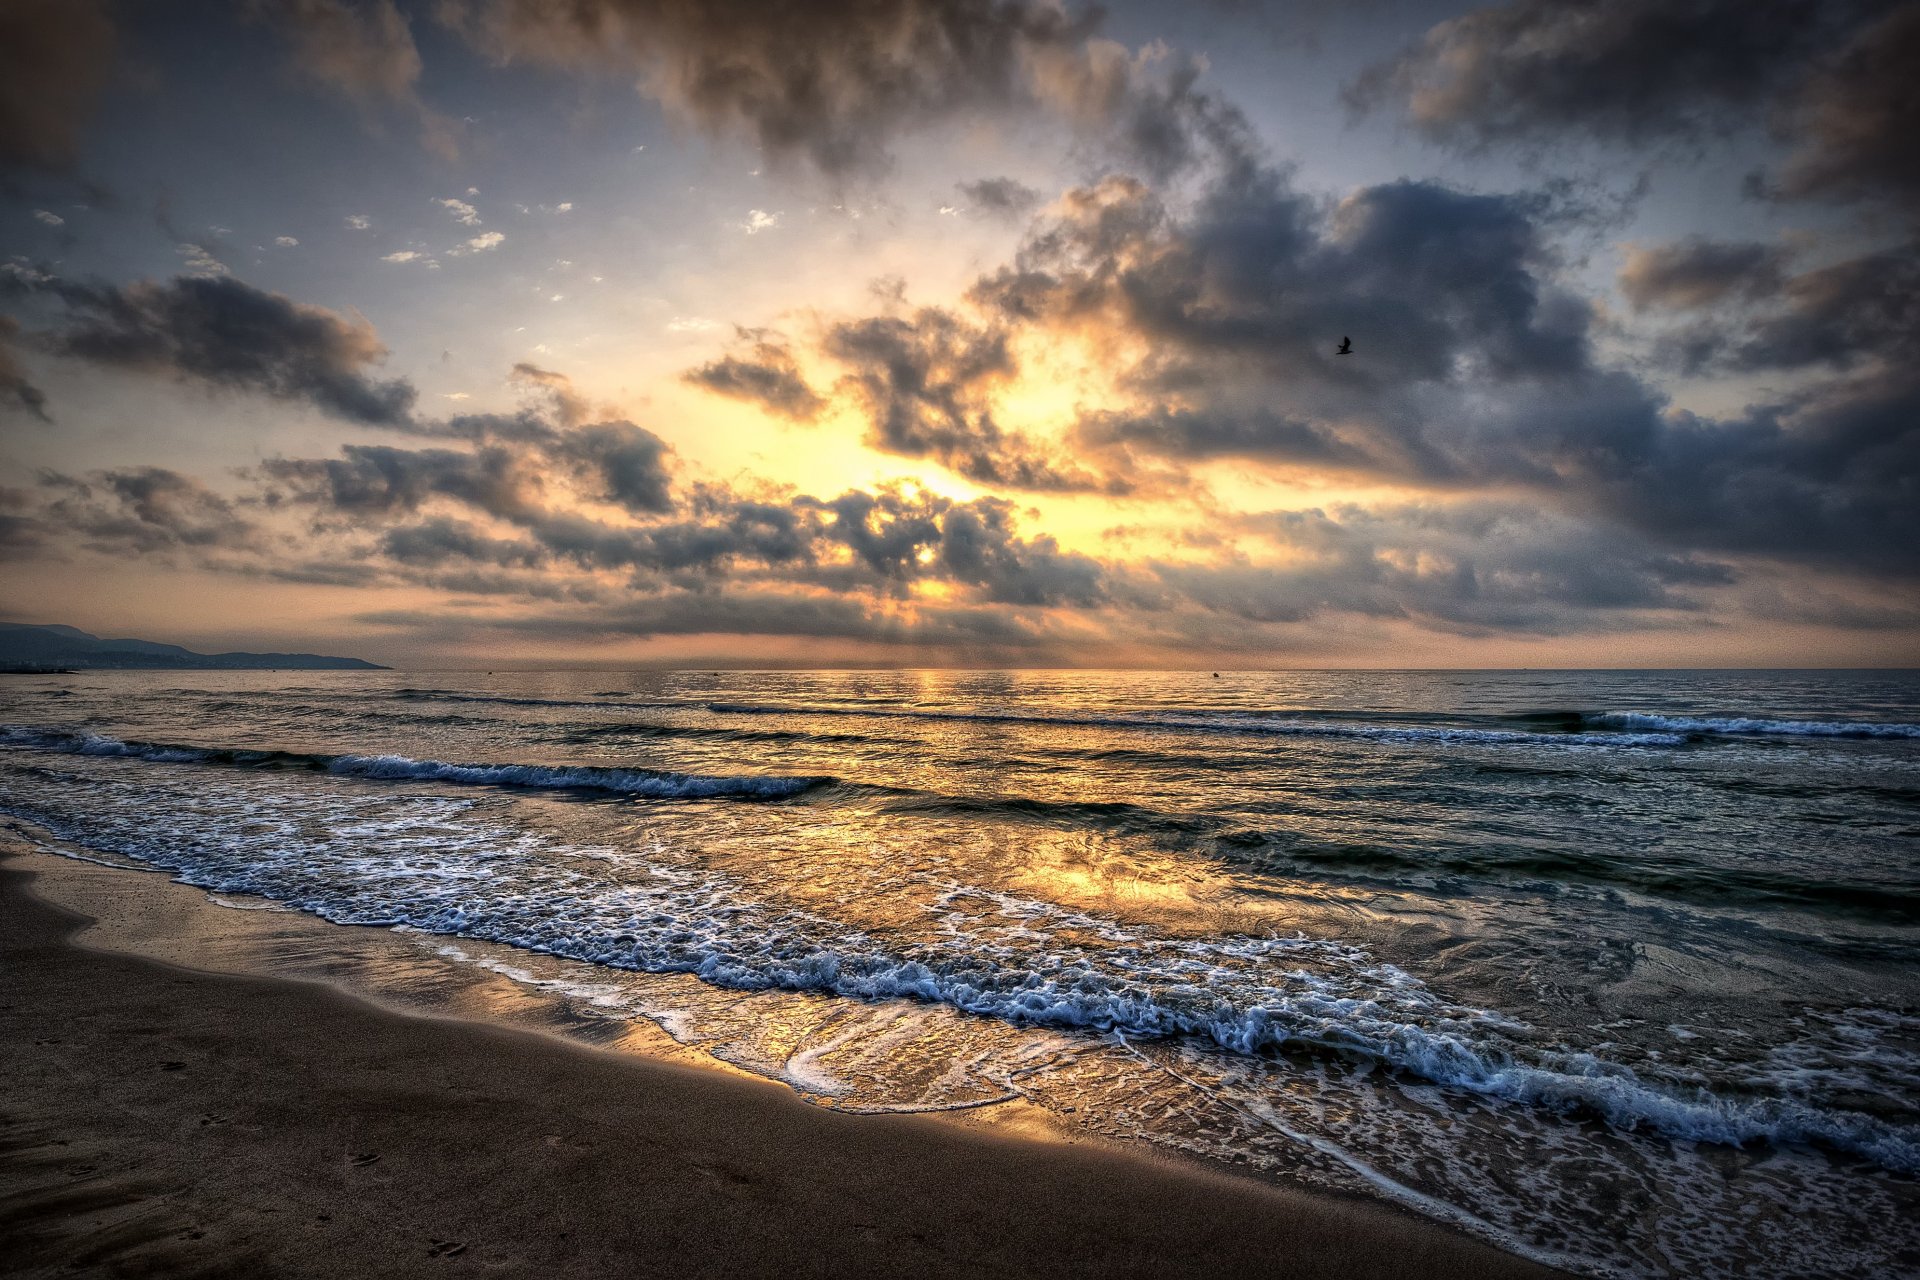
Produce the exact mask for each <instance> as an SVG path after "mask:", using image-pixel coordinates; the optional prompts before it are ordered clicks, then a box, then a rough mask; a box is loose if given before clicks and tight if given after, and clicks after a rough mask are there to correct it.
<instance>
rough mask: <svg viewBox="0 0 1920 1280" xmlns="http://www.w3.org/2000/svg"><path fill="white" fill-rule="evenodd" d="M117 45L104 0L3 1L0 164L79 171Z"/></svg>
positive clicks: (0, 14) (0, 18)
mask: <svg viewBox="0 0 1920 1280" xmlns="http://www.w3.org/2000/svg"><path fill="white" fill-rule="evenodd" d="M115 43H116V41H115V33H114V25H113V20H112V18H111V17H110V16H109V14H108V11H107V7H106V5H105V4H103V3H101V2H100V0H8V3H6V4H4V5H0V167H10V166H13V165H19V166H22V167H30V168H37V169H50V170H56V171H59V170H66V169H70V168H72V166H73V164H74V162H75V160H76V158H77V156H78V152H79V146H80V131H81V129H82V128H83V127H84V126H85V124H86V122H87V120H88V118H89V117H90V116H91V115H92V114H93V110H94V107H95V105H96V104H97V102H98V101H99V98H100V94H101V92H102V90H104V89H105V88H106V85H107V81H108V77H109V76H110V74H111V73H112V70H113V61H114V51H115Z"/></svg>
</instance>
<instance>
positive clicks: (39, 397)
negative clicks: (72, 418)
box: [0, 315, 52, 422]
mask: <svg viewBox="0 0 1920 1280" xmlns="http://www.w3.org/2000/svg"><path fill="white" fill-rule="evenodd" d="M19 336H20V322H19V321H18V320H15V319H14V318H13V317H12V316H8V315H0V410H16V411H21V412H25V413H29V414H32V415H33V416H34V417H36V418H38V419H40V421H42V422H50V421H52V419H51V418H49V417H48V416H47V395H46V393H45V392H44V391H42V390H40V388H38V387H36V386H34V385H33V384H32V383H31V382H29V381H27V375H26V371H25V370H23V369H22V368H21V367H20V358H19V356H18V355H17V354H15V352H14V343H15V340H16V339H18V338H19Z"/></svg>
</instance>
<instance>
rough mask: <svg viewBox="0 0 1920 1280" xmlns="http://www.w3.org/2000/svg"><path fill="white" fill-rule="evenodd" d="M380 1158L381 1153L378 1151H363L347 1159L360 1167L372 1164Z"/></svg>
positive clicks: (349, 1162)
mask: <svg viewBox="0 0 1920 1280" xmlns="http://www.w3.org/2000/svg"><path fill="white" fill-rule="evenodd" d="M379 1158H380V1153H379V1152H378V1151H362V1152H361V1153H360V1154H359V1155H357V1156H351V1157H349V1158H348V1160H347V1163H348V1164H350V1165H353V1166H354V1167H355V1168H358V1167H360V1166H361V1165H368V1164H372V1163H373V1162H374V1161H375V1160H378V1159H379Z"/></svg>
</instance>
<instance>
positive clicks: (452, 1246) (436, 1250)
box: [427, 1236, 467, 1258]
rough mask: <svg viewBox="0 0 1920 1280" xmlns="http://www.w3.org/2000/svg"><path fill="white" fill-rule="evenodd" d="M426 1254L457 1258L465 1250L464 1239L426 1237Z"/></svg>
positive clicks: (436, 1256)
mask: <svg viewBox="0 0 1920 1280" xmlns="http://www.w3.org/2000/svg"><path fill="white" fill-rule="evenodd" d="M427 1244H428V1246H429V1247H428V1249H427V1256H428V1257H429V1258H457V1257H459V1256H460V1255H461V1254H463V1253H465V1252H466V1251H467V1242H466V1241H464V1240H437V1239H434V1238H433V1237H432V1236H429V1237H427Z"/></svg>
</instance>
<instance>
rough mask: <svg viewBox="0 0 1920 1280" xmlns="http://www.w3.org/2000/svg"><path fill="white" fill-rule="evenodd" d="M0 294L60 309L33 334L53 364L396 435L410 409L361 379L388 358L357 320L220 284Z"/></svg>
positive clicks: (53, 286)
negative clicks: (214, 392) (159, 379)
mask: <svg viewBox="0 0 1920 1280" xmlns="http://www.w3.org/2000/svg"><path fill="white" fill-rule="evenodd" d="M0 283H4V286H5V288H6V289H7V290H8V291H10V292H14V293H26V294H29V295H37V296H40V297H43V298H46V299H51V300H54V301H56V302H57V303H59V304H60V305H61V307H62V308H63V314H62V315H61V316H60V318H59V322H58V323H57V324H55V325H54V326H53V327H52V328H50V329H47V330H44V331H41V332H38V333H36V334H35V335H34V338H35V341H36V342H38V343H39V344H40V345H41V346H43V347H44V348H46V349H47V350H49V351H51V352H53V353H54V354H56V355H61V356H68V357H71V358H74V359H78V360H85V361H89V362H92V363H95V364H102V365H110V366H116V367H120V368H127V369H136V370H142V371H146V372H152V373H163V374H171V375H173V376H175V377H179V378H182V379H187V380H191V381H197V382H202V383H206V384H207V385H210V386H215V387H224V388H230V389H234V390H245V391H254V392H259V393H262V394H265V395H270V396H275V397H278V398H280V399H283V400H301V401H306V402H308V403H310V404H312V405H314V406H315V407H317V408H319V409H321V410H323V411H325V412H327V413H330V414H333V415H334V416H336V417H339V418H345V419H347V420H348V421H352V422H360V423H365V424H367V425H369V426H400V425H404V424H405V423H406V421H407V420H408V417H409V415H410V413H411V411H412V408H413V402H414V399H415V392H414V389H413V386H412V384H411V383H409V382H407V381H406V380H405V379H393V380H390V381H376V380H375V379H373V378H372V377H371V376H369V375H370V371H371V370H372V368H373V367H374V366H376V365H377V364H378V363H379V362H380V361H381V360H382V359H384V358H385V356H386V348H385V347H384V346H383V345H382V344H381V342H380V339H379V336H378V335H377V334H375V333H374V331H373V327H372V326H371V325H369V324H367V323H366V322H365V321H364V320H349V319H347V318H346V317H345V316H342V315H339V314H337V313H336V312H332V311H328V310H327V309H325V308H324V307H315V306H309V305H306V304H304V303H299V302H295V301H293V300H292V299H291V298H287V297H284V296H283V295H281V294H277V293H268V292H266V291H264V290H261V289H255V288H253V287H252V286H251V285H247V284H243V283H241V282H240V281H238V280H235V279H233V278H231V277H228V276H176V277H174V278H173V279H171V280H168V281H164V282H159V281H151V280H142V281H136V282H135V283H133V284H129V285H124V286H120V285H107V284H82V283H78V282H75V281H67V280H60V279H55V278H51V277H46V276H43V275H39V274H37V273H36V274H34V275H33V276H32V277H31V278H29V277H28V276H27V275H26V274H23V273H16V274H13V275H11V276H8V277H6V278H5V280H4V282H0Z"/></svg>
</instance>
